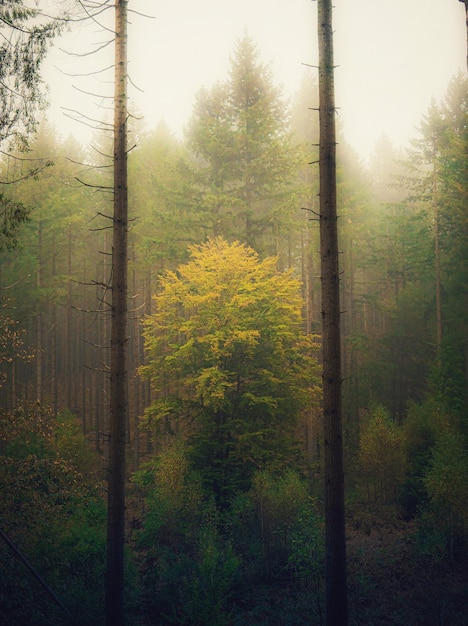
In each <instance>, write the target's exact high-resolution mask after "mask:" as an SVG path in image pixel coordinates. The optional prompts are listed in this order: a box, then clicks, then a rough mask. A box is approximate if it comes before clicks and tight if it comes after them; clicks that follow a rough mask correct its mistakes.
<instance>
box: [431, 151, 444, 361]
mask: <svg viewBox="0 0 468 626" xmlns="http://www.w3.org/2000/svg"><path fill="white" fill-rule="evenodd" d="M432 166H433V172H432V206H433V209H434V253H435V288H436V347H437V363H438V365H439V366H440V365H441V357H442V296H441V294H442V289H441V278H440V237H439V235H440V229H439V194H438V185H437V163H436V157H435V155H434V160H433V164H432Z"/></svg>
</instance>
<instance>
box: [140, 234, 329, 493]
mask: <svg viewBox="0 0 468 626" xmlns="http://www.w3.org/2000/svg"><path fill="white" fill-rule="evenodd" d="M275 266H276V259H275V258H267V259H265V260H264V261H259V259H258V256H257V254H256V253H255V252H254V251H253V250H251V249H250V248H247V247H246V246H244V245H242V244H240V243H233V244H229V243H228V242H227V241H225V240H224V239H222V238H216V239H212V240H209V241H208V242H207V243H206V244H202V245H199V246H193V247H192V248H191V260H190V261H189V262H188V263H186V264H185V265H181V266H179V268H178V270H177V272H170V271H169V272H166V273H165V274H164V276H163V277H162V279H161V291H160V293H159V294H158V295H156V296H155V297H154V304H155V309H156V311H155V313H153V314H152V315H150V316H149V317H148V318H147V319H146V321H145V325H144V326H145V328H144V335H145V347H146V357H147V364H146V365H145V366H144V367H143V368H142V373H143V374H145V375H146V376H148V377H149V379H150V380H151V383H152V386H153V389H154V392H155V394H156V395H157V399H156V400H155V401H154V403H153V404H152V405H151V406H150V407H148V409H147V410H146V418H147V420H148V421H149V422H150V423H153V424H157V423H159V424H161V425H164V424H166V427H167V428H168V429H170V430H171V431H172V432H177V430H178V429H180V428H181V426H182V425H183V427H184V431H185V434H186V436H187V437H188V439H189V444H190V446H189V449H190V458H191V461H192V463H193V464H194V467H195V468H196V469H199V470H200V471H201V473H202V476H203V478H204V482H205V485H206V486H207V487H209V488H210V489H212V490H213V491H214V493H215V494H216V496H217V498H218V500H219V501H220V502H222V503H226V501H227V500H228V499H229V498H230V497H231V496H232V495H233V493H234V492H235V491H236V490H239V489H240V490H245V489H247V488H248V487H249V485H250V481H251V477H252V475H253V472H254V470H255V469H262V468H270V469H275V468H276V469H278V468H281V467H285V466H289V464H290V463H292V462H294V458H295V456H297V446H296V445H295V443H294V428H295V425H296V421H297V418H298V416H299V414H300V411H301V409H302V408H303V407H305V405H306V403H307V402H310V394H311V393H314V394H315V397H316V395H317V378H316V375H317V366H316V362H315V359H314V358H313V356H312V354H311V350H312V344H311V342H310V340H309V338H308V337H306V336H305V335H303V333H302V330H301V324H302V319H301V305H302V302H301V297H300V289H299V283H298V281H297V280H296V279H294V278H293V276H292V275H291V273H289V272H286V273H280V272H278V271H277V270H276V267H275ZM309 372H311V374H312V377H311V378H308V373H309Z"/></svg>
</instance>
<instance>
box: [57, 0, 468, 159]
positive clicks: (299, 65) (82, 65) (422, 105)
mask: <svg viewBox="0 0 468 626" xmlns="http://www.w3.org/2000/svg"><path fill="white" fill-rule="evenodd" d="M129 8H130V9H134V10H135V11H138V12H140V13H144V14H146V15H150V16H151V17H148V18H147V17H143V16H141V15H138V14H137V13H132V14H131V17H130V19H131V22H132V23H131V25H130V32H129V72H130V76H131V80H132V83H133V84H134V85H135V86H136V87H133V86H132V87H131V92H130V98H131V101H132V105H133V107H134V110H135V111H136V112H137V113H138V114H140V115H142V116H143V117H144V120H145V124H146V126H147V127H148V128H152V127H154V126H156V125H157V124H158V122H159V121H161V120H163V121H165V122H166V123H167V125H168V126H169V127H170V128H171V129H172V130H173V131H174V132H175V133H176V134H178V135H179V136H182V135H183V129H184V126H185V124H186V122H187V120H188V118H189V117H190V115H191V111H192V106H193V103H194V97H195V94H196V93H197V91H198V90H199V89H200V88H201V87H202V86H206V87H210V86H212V85H213V84H214V83H215V82H216V81H222V80H224V78H225V77H226V75H227V72H228V68H229V61H230V57H231V54H232V52H233V50H234V47H235V45H236V41H237V40H238V39H239V38H240V37H241V36H242V35H243V34H244V33H245V32H247V33H248V34H249V35H250V36H251V37H252V38H253V40H254V41H255V42H256V43H257V45H258V50H259V53H260V58H261V60H262V61H263V62H264V63H266V64H269V65H270V67H271V69H272V72H273V76H274V80H275V82H277V84H279V85H282V86H283V90H284V95H285V97H286V98H291V97H292V96H293V95H294V93H295V92H296V90H297V88H298V86H299V83H300V80H301V77H302V76H303V74H304V72H315V71H316V70H314V69H311V68H307V67H306V64H310V65H314V64H317V56H318V53H317V35H316V31H317V5H316V2H314V1H311V0H294V2H291V1H290V0H288V1H286V0H281V1H276V2H274V3H272V2H269V1H267V0H239V1H238V2H236V3H232V2H228V1H227V0H200V1H199V2H197V3H194V2H192V1H189V0H179V1H178V2H172V1H170V0H160V1H159V2H152V1H150V0H131V1H130V2H129ZM110 13H111V12H110ZM108 17H109V18H111V17H112V16H111V15H109V16H108ZM334 26H335V61H336V64H337V66H338V67H337V70H336V101H337V106H339V107H340V111H339V115H340V119H341V122H342V125H343V127H344V132H345V137H346V139H347V141H348V142H349V143H350V144H351V145H352V146H353V147H354V148H355V149H356V150H357V151H358V153H359V154H360V155H361V156H362V157H363V158H366V157H368V156H369V154H371V152H372V149H373V146H374V143H375V141H376V140H377V139H378V138H379V137H380V136H381V135H382V134H383V133H385V134H387V135H388V136H389V137H390V138H391V140H392V142H393V143H394V144H395V145H396V146H402V145H405V144H406V142H407V141H408V139H409V138H411V137H412V136H414V135H415V133H416V127H417V125H418V124H419V122H420V120H421V116H422V115H423V114H424V113H425V111H426V110H427V107H428V106H429V104H430V102H431V99H432V98H435V99H436V100H438V99H440V98H442V97H443V95H444V93H445V90H446V87H447V84H448V82H449V80H450V78H451V77H453V76H454V75H455V74H457V73H458V72H460V71H462V72H464V71H466V70H465V58H466V49H465V46H466V41H465V12H464V5H463V3H461V2H458V1H457V0H451V1H448V0H394V1H393V2H392V3H376V2H375V1H374V0H354V1H353V2H351V1H350V0H337V2H336V7H335V12H334ZM108 35H109V33H106V32H104V31H100V29H99V28H98V26H97V25H96V24H88V25H87V26H79V25H76V24H74V25H73V28H72V30H71V32H68V33H66V34H65V35H64V36H63V37H62V39H61V40H60V41H59V42H57V44H56V46H55V48H54V50H53V51H52V53H51V55H50V58H49V61H48V65H47V70H46V73H45V78H46V80H47V82H48V83H49V84H50V97H49V99H50V101H51V107H50V112H49V117H50V118H51V120H52V121H53V122H54V123H55V125H56V127H57V129H58V130H59V131H60V132H61V133H62V134H68V133H69V132H71V133H73V134H75V135H76V136H77V137H78V138H79V139H80V140H82V141H85V142H86V141H88V140H89V138H90V135H91V133H92V130H91V129H90V128H89V126H86V125H83V124H78V123H76V122H72V121H71V120H70V118H69V117H67V116H66V115H64V111H63V109H64V108H71V109H78V110H79V111H80V112H81V113H83V114H86V115H88V116H90V117H92V118H96V116H98V117H102V116H103V114H104V113H105V111H103V110H102V108H100V107H102V106H104V107H105V106H106V101H105V100H102V99H99V98H96V97H92V96H85V95H83V94H80V92H78V91H77V90H76V89H74V87H73V86H75V87H79V88H80V89H83V90H85V91H89V92H92V93H98V94H104V93H105V92H106V90H108V89H109V88H110V85H111V83H112V71H110V72H108V73H107V74H106V73H103V74H99V75H94V76H90V77H86V78H85V77H80V78H78V77H71V76H67V75H66V74H64V72H67V73H68V74H79V73H87V72H89V71H95V70H96V69H101V68H103V67H107V66H108V65H109V64H112V46H109V47H108V48H107V49H105V50H104V51H102V52H100V53H99V55H97V56H90V57H80V56H70V55H69V54H66V53H65V52H64V51H63V50H64V49H65V50H67V51H72V52H74V53H86V52H89V51H90V50H91V49H93V47H95V48H96V47H99V44H100V43H102V42H103V41H104V40H105V39H107V38H108Z"/></svg>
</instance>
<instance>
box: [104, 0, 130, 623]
mask: <svg viewBox="0 0 468 626" xmlns="http://www.w3.org/2000/svg"><path fill="white" fill-rule="evenodd" d="M114 97H115V100H114V218H113V248H112V326H111V367H110V441H109V446H110V448H109V470H108V471H109V476H108V513H107V586H106V625H107V626H123V624H124V621H125V620H124V541H125V448H126V446H125V427H126V423H127V411H128V391H127V363H126V350H127V230H128V188H127V0H116V1H115V96H114Z"/></svg>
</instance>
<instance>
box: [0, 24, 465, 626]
mask: <svg viewBox="0 0 468 626" xmlns="http://www.w3.org/2000/svg"><path fill="white" fill-rule="evenodd" d="M317 106H318V85H317V77H316V74H315V73H314V72H313V71H310V72H309V71H308V70H305V73H304V78H303V83H302V86H301V89H300V90H299V91H298V93H297V94H296V96H295V98H294V99H293V101H292V102H291V103H289V102H287V101H286V100H285V99H284V98H283V96H282V93H281V89H280V88H279V86H277V85H276V84H275V83H274V81H273V78H272V75H271V72H270V70H269V68H268V66H267V65H265V64H264V63H263V62H262V61H261V60H260V55H259V53H258V50H257V47H256V44H255V41H253V40H252V39H251V38H250V37H249V36H248V35H244V36H243V37H241V38H240V39H239V41H238V44H237V46H236V48H235V50H233V54H232V60H231V67H230V72H229V74H228V76H227V77H226V79H225V80H224V81H223V82H221V83H218V84H216V85H215V86H213V87H210V88H202V89H200V91H199V92H198V95H197V99H196V102H195V104H194V107H193V112H192V116H191V119H190V121H189V124H188V126H187V129H186V133H185V136H184V138H183V139H178V138H176V137H175V136H174V135H173V134H172V133H171V131H170V130H169V129H168V128H167V127H166V126H165V125H164V124H163V123H161V124H160V125H159V126H158V127H157V128H156V129H153V130H147V129H145V128H144V127H143V125H142V124H141V123H140V122H139V121H138V120H132V121H131V129H130V137H131V143H132V145H133V144H134V145H135V148H134V149H133V150H131V152H130V153H129V155H128V174H129V211H130V227H129V232H128V251H129V254H128V264H129V265H128V276H129V316H128V380H129V407H128V415H127V424H126V437H127V441H126V447H127V476H126V489H127V508H126V527H125V533H126V548H125V550H126V553H125V555H126V571H125V579H126V596H125V597H126V606H125V610H126V620H127V623H128V624H129V625H132V626H133V625H135V626H150V625H154V624H162V625H170V624H173V625H184V624H185V625H190V626H203V625H206V626H208V625H209V626H236V625H239V626H240V625H241V624H242V625H243V626H295V625H297V626H299V625H303V624H313V625H321V624H324V623H325V621H324V593H325V592H324V586H325V575H324V561H325V553H324V519H323V500H324V494H323V454H324V453H323V442H322V415H321V386H322V378H321V293H320V258H319V247H320V244H319V229H318V219H317V215H318V213H317V211H318V208H317V207H318V189H319V187H318V185H319V178H318V166H317V160H318V148H317V141H318V134H319V127H318V116H317V111H316V110H314V109H316V108H317ZM338 136H339V137H338V145H337V154H338V171H337V203H338V211H339V229H340V257H341V258H340V264H341V270H342V275H341V283H340V284H341V287H340V289H341V294H340V295H341V308H342V321H341V324H342V328H341V331H342V354H341V358H342V364H343V419H344V457H345V458H344V460H345V503H346V543H347V551H348V597H349V620H350V624H353V625H356V626H357V625H360V626H365V625H368V626H371V625H383V624H393V625H401V626H408V625H414V626H418V625H420V626H442V625H444V626H458V625H459V626H462V625H466V624H467V615H468V555H467V545H468V501H467V498H466V493H467V485H468V455H467V445H468V413H467V406H468V404H467V399H468V398H467V393H468V384H467V383H468V193H467V185H466V182H467V180H468V159H467V151H468V82H467V78H466V76H462V75H461V74H460V75H457V76H454V77H452V78H451V79H449V80H448V84H447V90H446V94H445V97H444V98H443V99H441V101H439V102H433V103H432V104H431V106H430V108H429V109H428V110H427V111H422V112H421V121H420V125H419V129H418V133H417V134H416V135H415V136H414V138H413V139H412V141H411V146H410V148H409V149H408V150H405V151H401V150H397V149H395V148H394V147H393V145H392V142H391V138H388V137H385V136H382V138H381V140H380V141H379V142H378V144H377V145H376V147H375V152H374V154H373V155H372V158H371V159H370V161H369V163H368V164H365V165H364V164H362V163H361V161H360V159H359V157H358V155H357V154H356V153H355V152H354V151H353V149H352V148H351V147H350V146H349V145H348V144H347V143H346V140H345V138H344V136H343V133H342V129H341V128H340V126H339V125H338ZM92 145H93V147H92V148H91V147H87V148H86V147H83V146H81V145H80V144H79V143H78V141H77V140H76V139H75V138H73V137H68V138H66V139H65V140H62V139H60V138H58V135H57V133H56V131H55V129H54V126H53V124H52V123H51V122H50V121H48V120H47V119H46V117H43V119H42V121H41V122H40V124H39V127H38V130H37V133H36V134H35V135H33V136H32V138H31V140H30V145H29V152H26V153H25V152H22V151H19V150H17V151H13V152H11V151H10V152H8V153H6V152H2V154H1V159H0V181H2V183H1V186H2V189H1V190H0V192H1V193H0V219H1V224H2V228H1V230H0V297H1V310H0V324H1V327H2V335H1V337H0V489H1V491H0V493H1V496H0V498H1V500H0V528H1V533H2V539H3V541H2V542H0V622H1V623H2V624H6V625H9V626H16V625H26V624H31V625H33V626H46V625H52V624H53V625H55V626H61V625H65V624H67V625H69V624H73V623H76V624H79V625H82V626H86V625H88V624H89V625H91V624H93V625H94V624H101V623H104V600H103V597H104V582H103V581H104V577H105V551H106V489H107V487H106V476H107V459H108V453H109V400H108V398H109V375H108V374H109V351H110V342H109V336H110V312H109V304H108V302H109V300H108V295H109V285H110V273H111V272H110V267H111V265H110V257H111V255H112V232H111V229H110V227H109V215H110V214H111V211H112V180H111V176H112V174H111V168H110V166H109V159H108V157H107V156H106V155H108V154H111V153H112V146H111V144H110V139H108V138H107V137H106V136H105V134H104V136H103V133H100V134H99V133H96V136H95V137H94V139H93V142H92ZM31 167H33V168H34V172H33V174H34V175H33V176H30V175H29V174H28V172H29V173H30V170H31ZM12 181H15V183H14V184H10V183H11V182H12ZM5 539H7V540H8V541H6V540H5ZM10 544H12V545H13V546H14V547H15V548H16V552H17V551H19V552H21V554H22V555H24V557H25V558H27V560H28V563H29V565H30V567H27V566H25V563H24V561H23V560H22V559H21V558H18V554H17V553H16V552H15V550H12V549H11V546H10ZM32 569H34V572H35V575H33V574H32V571H31V570H32ZM38 577H40V579H41V580H42V581H43V582H45V583H46V586H47V589H46V588H45V585H43V584H41V583H40V581H39V580H38ZM52 590H53V594H52V593H51V592H52ZM57 599H59V600H60V601H59V602H57Z"/></svg>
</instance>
